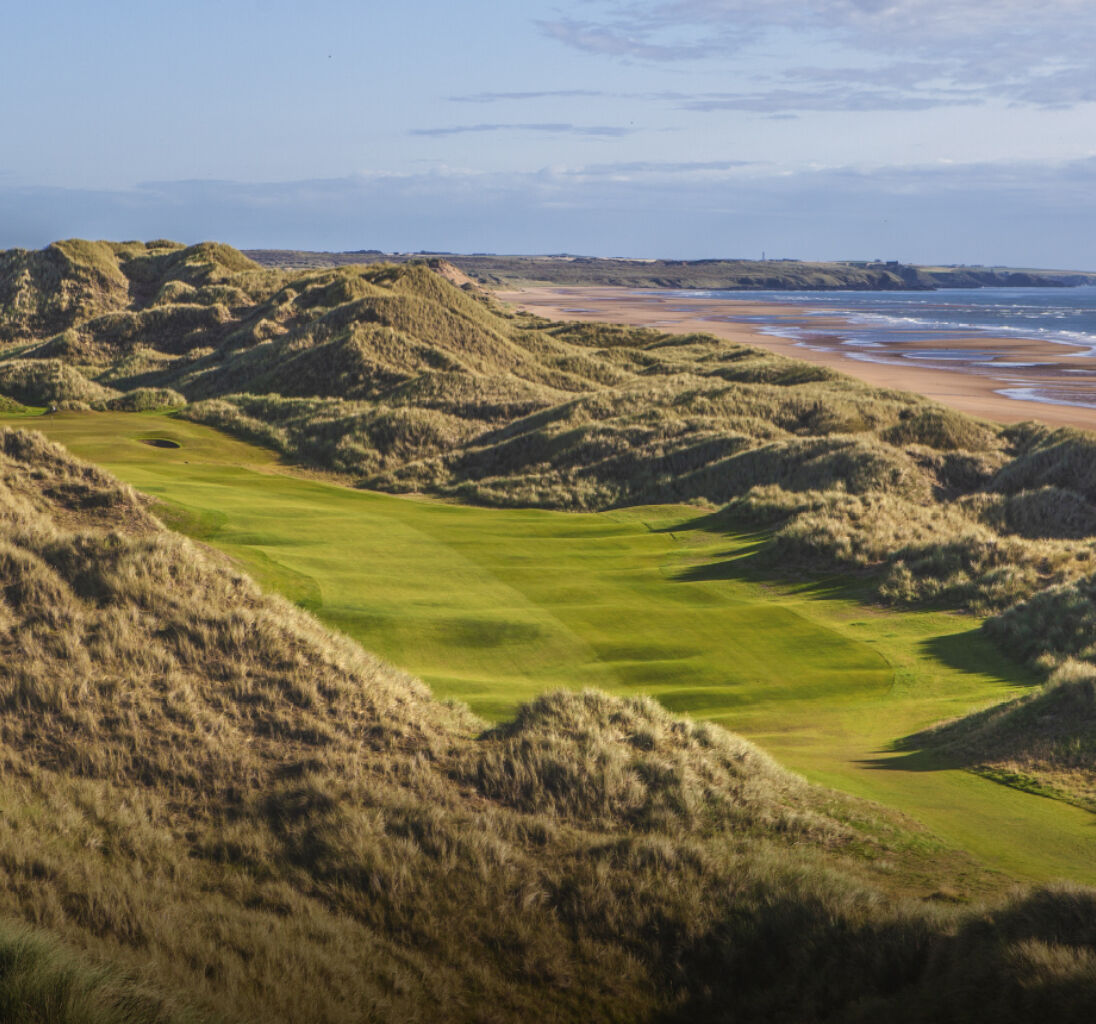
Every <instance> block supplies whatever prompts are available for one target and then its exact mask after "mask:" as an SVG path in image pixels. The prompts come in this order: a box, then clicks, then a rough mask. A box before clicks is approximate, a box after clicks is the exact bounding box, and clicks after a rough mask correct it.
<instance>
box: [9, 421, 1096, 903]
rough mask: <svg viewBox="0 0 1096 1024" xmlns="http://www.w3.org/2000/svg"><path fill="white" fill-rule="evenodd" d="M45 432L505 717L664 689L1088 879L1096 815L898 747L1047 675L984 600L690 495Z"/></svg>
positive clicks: (679, 704)
mask: <svg viewBox="0 0 1096 1024" xmlns="http://www.w3.org/2000/svg"><path fill="white" fill-rule="evenodd" d="M4 422H6V423H8V424H10V425H21V426H26V427H33V428H36V429H40V430H43V431H44V432H45V433H46V434H47V435H48V436H50V437H51V438H53V439H54V440H57V441H60V442H61V443H63V444H65V445H66V446H67V447H69V448H70V449H71V450H72V451H73V452H75V453H76V454H77V455H79V456H81V457H83V458H86V459H89V460H91V461H94V462H96V463H98V464H100V465H102V466H104V467H105V468H107V469H108V470H110V471H111V472H113V473H115V474H116V475H118V476H119V477H121V478H122V479H124V480H126V481H128V482H129V483H131V484H133V485H134V486H135V487H137V488H139V489H140V490H142V491H145V492H146V493H148V494H151V495H153V496H155V497H156V498H158V499H159V500H160V501H161V502H162V503H163V504H162V506H161V507H160V511H161V514H162V515H163V517H164V518H165V520H166V521H167V522H168V523H169V525H172V526H173V527H175V528H177V529H180V530H182V531H183V532H187V533H190V534H191V535H192V536H195V537H196V538H198V539H199V540H202V541H204V542H205V543H208V544H211V545H214V546H216V547H218V548H220V549H222V550H223V551H225V552H226V553H227V554H228V555H230V556H231V557H232V558H233V559H235V560H236V561H237V562H238V563H239V564H240V565H241V566H242V567H243V568H244V569H246V571H248V572H249V573H251V574H252V575H253V576H255V577H256V578H257V579H258V580H259V581H260V582H261V583H263V584H264V585H266V586H268V587H270V588H272V589H275V590H278V591H281V592H282V593H284V594H286V595H287V596H288V597H290V598H291V599H292V600H295V601H297V602H298V603H300V604H302V605H303V606H305V607H307V608H309V609H310V610H311V611H313V612H314V613H315V614H316V615H317V616H318V617H319V618H320V619H322V620H323V621H325V622H326V623H328V624H330V625H332V626H335V627H337V628H338V629H340V630H342V631H344V632H345V633H347V634H348V635H350V636H352V637H354V638H355V639H357V640H358V641H360V642H361V643H362V644H363V646H365V647H367V648H369V649H370V650H373V651H375V652H377V653H378V654H380V655H381V656H383V657H384V658H386V659H388V660H389V661H391V662H393V663H395V664H397V665H399V666H401V667H403V668H405V669H407V670H409V671H411V672H413V673H415V674H416V675H419V676H421V677H422V678H423V679H424V680H425V681H426V682H427V683H428V684H429V685H430V686H431V687H432V689H433V691H434V692H435V694H437V695H438V696H439V697H453V698H457V699H460V700H462V701H465V702H467V703H468V704H469V705H471V707H472V708H473V709H474V710H475V711H477V712H478V713H479V714H480V715H482V716H484V717H486V718H488V719H497V718H501V717H504V716H506V715H508V714H510V713H511V712H512V711H513V709H514V707H515V706H516V705H517V704H518V703H519V702H521V701H523V700H526V699H528V698H530V697H533V696H535V695H537V694H539V693H543V692H544V691H546V690H551V689H554V688H558V687H571V688H581V687H588V686H593V687H599V688H601V689H605V690H608V691H610V692H613V693H618V694H649V695H652V696H654V697H656V698H657V699H658V700H659V701H661V702H662V703H663V704H664V705H665V706H666V707H668V708H670V709H671V710H674V711H680V712H687V713H688V714H690V715H693V716H695V717H698V718H705V719H710V720H712V721H716V722H719V723H720V724H721V725H725V726H726V727H728V728H730V729H732V730H734V731H736V732H739V733H741V734H743V735H745V736H747V737H749V738H751V739H753V740H755V741H756V742H758V743H760V744H761V745H762V746H763V747H765V748H766V749H767V750H769V751H770V752H771V753H772V754H773V755H774V756H776V757H777V758H778V759H779V760H780V761H782V762H783V763H784V764H786V765H788V766H789V767H791V768H794V769H796V770H798V771H801V772H803V773H804V774H805V775H807V776H808V777H809V778H811V779H812V780H815V781H819V782H823V783H825V784H827V785H830V786H834V787H836V788H840V789H843V790H846V791H849V792H852V793H855V794H857V795H860V796H864V797H868V798H871V799H874V800H877V801H879V802H881V803H883V804H886V805H888V806H891V807H894V808H896V809H899V810H901V811H904V812H906V813H908V814H910V815H911V816H912V817H914V818H916V819H918V820H920V821H921V822H922V823H923V824H925V825H926V826H927V827H928V828H929V829H930V830H931V831H932V832H934V833H935V834H936V835H937V836H939V837H940V838H941V839H943V840H944V841H945V842H946V843H949V844H952V845H955V846H957V847H960V848H962V849H965V850H967V851H969V852H970V853H971V854H973V855H974V856H975V857H976V858H978V859H979V860H980V861H982V862H983V863H984V864H986V865H987V866H990V867H992V868H996V869H998V870H1000V871H1002V872H1004V873H1006V874H1007V875H1009V876H1010V877H1013V878H1017V879H1028V880H1045V879H1050V878H1059V877H1068V878H1073V879H1076V880H1079V881H1084V882H1090V883H1093V882H1096V829H1094V827H1093V826H1094V824H1096V822H1094V821H1093V819H1092V816H1091V815H1089V814H1088V813H1086V812H1084V811H1082V810H1079V809H1077V808H1075V807H1071V806H1068V805H1066V804H1063V803H1059V802H1056V801H1052V800H1047V799H1044V798H1041V797H1038V796H1033V795H1031V794H1028V793H1023V792H1020V791H1017V790H1012V789H1009V788H1006V787H1004V786H1001V785H998V784H996V783H993V782H990V781H987V780H985V779H982V778H979V777H977V776H975V775H973V774H971V773H969V772H965V771H961V770H958V769H955V768H952V767H949V766H947V765H946V764H943V763H941V762H940V761H939V760H936V759H933V758H932V757H930V756H928V755H926V754H920V753H914V754H901V755H899V754H895V753H894V752H893V743H894V741H895V740H897V739H899V738H901V737H903V736H905V735H907V734H909V733H911V732H913V731H916V730H917V729H919V728H921V727H923V726H925V725H927V724H929V723H931V722H934V721H938V720H940V719H943V718H949V717H953V716H956V715H959V714H963V713H965V712H966V711H968V710H970V709H972V708H975V707H981V706H986V705H988V704H991V703H994V702H996V701H1000V700H1003V699H1006V698H1008V697H1010V696H1013V695H1015V694H1016V693H1019V692H1021V691H1022V690H1023V689H1024V688H1025V687H1027V686H1029V685H1030V684H1031V683H1033V682H1034V680H1033V679H1032V678H1031V677H1030V676H1029V675H1028V674H1026V673H1025V672H1024V671H1023V670H1022V669H1021V668H1019V667H1018V666H1017V665H1015V664H1014V663H1011V662H1009V661H1007V660H1006V659H1004V658H1003V657H1002V656H1001V655H1000V654H999V653H997V652H996V651H995V650H994V648H992V647H991V646H990V645H989V644H988V643H987V642H986V641H985V640H984V639H983V638H982V636H981V634H980V633H979V632H978V629H977V626H978V623H977V621H976V620H974V619H972V618H971V617H969V616H959V615H952V614H945V613H939V612H922V611H918V612H897V611H886V610H882V609H879V608H877V607H874V606H872V605H870V604H868V603H865V602H863V601H861V600H858V599H857V596H856V589H855V587H854V586H851V585H850V584H849V583H848V581H841V580H833V581H829V582H828V583H823V584H820V583H818V582H813V583H808V582H803V583H795V582H794V581H788V580H774V579H764V578H761V577H759V576H758V575H757V574H756V572H755V571H752V570H750V569H749V562H748V559H747V558H746V556H747V555H748V554H749V553H750V551H751V550H752V548H753V546H754V545H755V543H756V540H755V538H751V537H749V536H735V535H730V536H728V535H727V534H725V533H722V532H718V531H712V530H710V529H708V528H706V527H705V520H704V514H703V513H702V512H701V511H700V510H698V509H695V508H688V507H647V508H632V509H626V510H619V511H612V512H605V513H599V514H577V513H561V512H545V511H530V510H495V509H483V508H470V507H465V506H460V505H454V504H446V503H443V502H439V501H433V500H428V499H423V498H414V497H395V496H391V495H383V494H376V493H371V492H366V491H356V490H353V489H350V488H347V487H343V486H340V485H338V484H335V483H331V482H327V481H324V480H322V479H318V478H310V477H308V476H307V475H305V474H302V473H298V472H294V471H292V470H291V469H290V468H288V467H285V466H281V465H279V463H278V461H277V459H276V458H275V457H274V456H273V455H271V454H269V453H267V452H265V451H262V450H260V449H257V448H255V447H252V446H249V445H246V444H244V443H242V442H239V441H236V440H233V439H231V438H228V437H226V436H224V435H222V434H220V433H218V432H216V431H214V430H212V429H209V428H206V427H202V426H198V425H196V424H192V423H189V422H186V421H182V420H174V419H170V418H167V417H164V416H162V415H145V414H131V413H128V414H127V413H117V414H106V413H102V414H95V413H61V414H55V415H51V416H42V417H37V418H30V417H7V418H6V419H5V420H4Z"/></svg>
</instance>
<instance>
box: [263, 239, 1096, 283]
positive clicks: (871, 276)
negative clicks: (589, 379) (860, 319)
mask: <svg viewBox="0 0 1096 1024" xmlns="http://www.w3.org/2000/svg"><path fill="white" fill-rule="evenodd" d="M247 255H248V256H250V257H251V258H252V259H254V260H255V261H256V262H257V263H261V264H262V265H263V266H267V267H279V268H283V269H287V270H315V269H318V268H323V267H343V266H352V265H355V264H369V263H380V262H406V261H408V260H413V259H420V258H422V256H421V255H420V256H409V255H406V254H401V255H386V254H384V253H379V252H299V251H293V250H283V249H255V250H249V251H248V252H247ZM443 258H444V259H445V260H446V261H447V262H449V263H450V264H452V265H453V266H456V267H458V268H460V270H462V271H463V272H464V273H466V274H469V275H471V276H472V277H474V278H475V279H476V280H477V281H478V282H479V283H480V284H486V285H492V286H496V285H510V284H517V283H527V284H558V285H575V286H582V285H602V286H612V287H623V288H711V289H720V290H722V289H726V290H736V289H747V290H748V289H753V290H762V289H763V290H773V289H779V290H784V289H787V290H800V291H802V290H810V291H816V290H822V289H830V288H854V289H858V290H864V291H877V290H891V289H893V290H901V291H909V290H915V291H923V290H925V289H932V288H981V287H985V286H997V287H1002V286H1004V287H1028V288H1038V287H1044V286H1045V287H1061V286H1063V285H1071V284H1091V283H1092V282H1093V281H1096V275H1092V274H1085V273H1077V272H1071V271H1042V270H1017V269H1011V268H1002V267H917V266H911V265H909V264H901V263H896V262H894V261H890V262H881V261H872V260H861V261H848V262H831V263H811V262H804V261H802V260H721V259H712V260H636V259H611V258H605V257H590V256H496V255H472V256H465V255H457V254H450V253H446V254H444V257H443Z"/></svg>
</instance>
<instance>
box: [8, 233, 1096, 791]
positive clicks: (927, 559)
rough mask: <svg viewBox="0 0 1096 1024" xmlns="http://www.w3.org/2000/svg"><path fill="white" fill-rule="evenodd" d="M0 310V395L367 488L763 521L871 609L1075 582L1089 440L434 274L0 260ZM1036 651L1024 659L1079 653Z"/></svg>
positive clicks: (1086, 574) (192, 250) (189, 258)
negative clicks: (224, 436) (538, 306)
mask: <svg viewBox="0 0 1096 1024" xmlns="http://www.w3.org/2000/svg"><path fill="white" fill-rule="evenodd" d="M436 271H442V273H438V272H436ZM454 282H456V283H454ZM0 311H2V312H0V324H2V325H3V330H2V333H0V337H3V338H5V339H7V347H6V348H5V349H4V350H2V351H0V396H6V398H7V400H9V401H11V402H15V403H22V404H24V405H40V406H48V405H53V406H55V407H58V408H77V409H78V408H97V409H133V410H142V409H155V408H178V407H181V406H183V405H185V406H186V408H185V409H184V411H183V413H182V415H185V416H188V417H190V418H192V419H195V420H198V421H200V422H203V423H207V424H210V425H213V426H217V427H219V428H222V429H224V430H227V431H230V432H233V433H236V434H237V435H239V436H242V437H244V438H246V439H249V440H252V441H256V442H258V443H260V444H263V445H265V446H267V447H269V448H272V449H274V450H276V451H278V452H279V453H281V454H282V455H283V456H285V457H287V458H289V459H292V460H294V461H296V462H298V463H301V464H304V465H307V466H310V467H314V468H317V469H320V470H324V471H329V472H334V473H337V474H339V475H340V476H342V477H343V478H345V479H347V480H348V481H352V482H355V483H357V484H359V485H361V486H365V487H369V488H373V489H378V490H387V491H395V492H425V493H428V494H432V495H437V496H442V497H446V498H451V499H456V500H460V501H464V502H469V503H477V504H488V505H505V506H512V507H541V508H553V509H576V510H579V509H581V510H597V509H605V508H610V507H621V506H628V505H635V504H648V503H668V502H694V503H701V504H704V505H707V506H710V507H713V508H716V509H720V510H721V511H720V512H719V513H717V520H716V521H717V522H718V521H719V520H718V516H723V517H725V521H726V522H727V523H729V524H730V523H733V524H742V523H749V524H753V525H756V526H759V527H762V528H764V529H765V530H766V531H768V536H769V540H768V542H767V557H768V558H769V559H770V561H771V563H772V564H773V565H775V566H782V567H784V569H785V570H791V571H795V572H803V571H805V570H807V571H809V570H811V569H814V568H818V569H825V570H831V571H832V570H833V569H835V568H837V569H840V570H842V571H844V572H852V573H862V574H865V575H866V576H867V577H869V578H870V579H872V580H873V581H874V585H875V586H876V590H877V593H878V595H879V596H880V597H881V598H883V599H885V600H888V601H891V602H895V603H899V604H902V603H923V602H934V603H937V604H943V605H945V606H948V607H958V608H965V609H970V610H974V611H978V612H986V613H997V612H1005V611H1007V610H1008V609H1011V608H1013V607H1015V606H1017V605H1018V604H1019V603H1021V602H1024V601H1027V600H1028V599H1031V598H1034V597H1036V596H1038V595H1040V594H1042V593H1043V592H1044V591H1046V590H1047V589H1048V588H1054V587H1064V586H1070V585H1073V584H1075V583H1076V584H1078V585H1082V586H1083V585H1084V581H1086V580H1090V579H1091V577H1092V574H1093V571H1094V568H1096V567H1094V565H1093V562H1092V538H1093V535H1094V531H1096V482H1094V481H1093V479H1092V466H1093V465H1094V464H1096V462H1094V458H1093V456H1094V454H1096V441H1094V439H1093V438H1092V437H1091V436H1090V435H1086V434H1083V433H1081V432H1077V431H1071V430H1059V431H1050V430H1047V429H1045V428H1043V427H1040V426H1038V425H1035V424H1021V425H1018V426H1012V427H1008V428H1002V427H999V426H997V425H994V424H990V423H984V422H980V421H976V420H973V419H971V418H969V417H965V416H962V415H960V414H958V413H955V412H952V411H949V410H946V409H943V408H940V407H938V406H934V405H932V404H931V403H929V402H927V401H925V400H923V399H920V398H918V397H916V396H914V395H910V394H905V393H900V392H892V391H884V390H879V389H873V388H871V387H869V386H867V385H864V384H862V383H859V382H857V381H854V380H852V379H850V378H848V377H845V376H843V375H841V374H837V373H834V372H832V371H828V370H825V369H823V368H820V367H816V366H811V365H808V364H805V363H799V362H796V361H794V360H788V359H784V358H781V357H778V356H775V355H772V354H768V353H765V352H762V351H760V350H757V349H752V348H749V347H745V346H739V345H732V344H728V343H726V342H724V341H721V340H719V339H716V338H712V337H710V336H704V335H694V336H675V335H666V334H662V333H659V332H657V331H649V330H639V329H629V328H615V327H608V326H605V325H594V324H553V323H549V322H547V321H543V320H539V319H537V318H535V317H531V316H527V315H523V314H514V313H511V312H508V311H507V310H505V309H503V308H501V307H499V306H498V305H497V304H496V303H495V302H493V301H492V300H491V299H490V298H489V297H488V296H485V295H484V294H482V293H480V292H479V291H477V289H476V288H475V287H474V286H473V285H472V284H471V283H470V282H468V281H467V280H464V279H462V278H461V276H460V275H459V273H457V272H456V271H454V270H453V269H452V268H451V267H447V266H445V265H443V264H440V263H437V262H436V261H435V263H434V264H433V265H432V266H431V265H427V264H426V263H411V264H404V265H400V266H394V265H390V264H375V265H369V266H345V267H337V268H327V269H318V270H304V271H301V270H292V269H290V270H273V269H264V268H262V267H260V266H259V265H257V264H255V263H253V262H251V261H250V260H248V259H247V258H246V257H244V256H243V255H242V254H240V253H238V252H236V251H235V250H232V249H230V248H229V247H227V246H223V245H216V244H211V243H206V244H203V245H199V246H192V247H189V248H183V247H181V246H178V245H175V244H173V243H167V242H153V243H149V244H147V245H145V244H142V243H101V242H96V243H90V242H79V241H70V242H63V243H57V244H56V245H54V246H51V247H49V248H47V249H45V250H42V251H41V252H35V253H28V252H24V251H21V250H13V251H11V252H9V253H7V254H4V258H3V260H0ZM991 628H992V627H991ZM994 635H998V634H996V633H995V634H994ZM1056 637H1057V634H1055V633H1047V634H1045V635H1040V636H1039V638H1038V645H1039V646H1038V650H1035V651H1034V652H1031V653H1030V654H1025V655H1024V656H1025V657H1030V659H1031V660H1033V661H1036V662H1038V664H1039V665H1041V666H1045V667H1046V669H1047V671H1049V669H1050V668H1052V667H1053V665H1052V663H1053V662H1054V661H1055V660H1060V659H1061V658H1063V657H1066V656H1075V657H1079V658H1082V659H1085V658H1088V657H1089V654H1086V653H1084V652H1081V653H1077V652H1073V651H1071V650H1069V649H1067V648H1066V647H1059V646H1055V645H1056V644H1058V640H1057V639H1056ZM1040 659H1042V660H1040ZM1085 770H1088V769H1085Z"/></svg>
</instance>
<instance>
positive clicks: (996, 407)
mask: <svg viewBox="0 0 1096 1024" xmlns="http://www.w3.org/2000/svg"><path fill="white" fill-rule="evenodd" d="M494 295H495V296H496V297H497V298H498V299H499V300H501V301H502V302H506V303H508V304H510V305H512V306H514V307H516V308H518V309H522V310H525V311H527V312H530V313H536V314H538V315H539V316H544V317H547V318H549V319H552V320H572V321H597V322H601V323H620V324H628V325H629V326H634V327H650V328H653V329H655V330H661V331H665V332H667V333H670V334H692V333H704V334H714V335H715V336H716V337H719V338H724V339H726V340H727V341H731V342H734V343H736V344H739V345H750V346H753V347H755V348H762V349H766V350H767V351H770V352H776V353H779V354H780V355H785V356H789V357H790V358H793V359H800V360H803V361H804V362H809V363H815V364H817V365H820V366H826V367H828V368H830V369H833V370H838V371H839V372H841V373H845V374H848V375H849V376H850V377H856V378H857V379H859V380H862V381H864V382H865V383H867V384H871V385H873V386H875V387H883V388H890V389H892V390H896V391H913V392H916V393H917V394H920V395H923V396H924V397H926V398H929V399H931V400H933V401H935V402H939V403H940V404H941V405H946V406H949V407H950V408H952V409H956V410H958V411H960V412H964V413H967V414H968V415H972V416H978V417H981V418H982V419H988V420H995V421H997V422H999V423H1018V422H1021V421H1023V420H1040V421H1041V422H1043V423H1046V424H1048V425H1049V426H1053V427H1064V426H1069V427H1078V428H1081V429H1084V430H1094V431H1096V408H1089V407H1086V406H1078V405H1066V404H1059V403H1057V402H1054V401H1053V400H1050V399H1047V398H1020V397H1010V396H1009V395H1007V394H1001V393H999V392H1001V391H1004V390H1006V389H1015V391H1016V392H1022V391H1024V390H1027V391H1029V392H1030V391H1031V390H1032V389H1053V388H1054V387H1056V386H1057V387H1059V388H1069V387H1073V388H1077V387H1078V383H1079V382H1078V381H1077V379H1076V378H1072V379H1071V378H1070V377H1069V376H1067V374H1068V373H1069V372H1070V370H1071V369H1072V368H1071V367H1070V366H1069V360H1070V359H1075V358H1076V357H1077V356H1078V355H1080V354H1081V353H1083V352H1087V351H1090V350H1091V346H1087V345H1083V344H1078V345H1077V346H1075V348H1076V351H1074V347H1073V346H1070V345H1068V344H1063V343H1061V342H1048V341H1040V340H1038V339H1034V338H1023V337H991V336H981V335H980V336H978V337H977V339H976V340H975V339H974V338H973V337H970V336H965V335H963V333H962V331H961V330H958V329H957V330H956V332H955V336H954V337H948V338H947V340H946V344H947V345H948V346H949V348H954V349H964V348H969V350H970V352H971V354H972V356H973V355H975V354H977V353H978V352H979V351H980V350H982V349H984V348H986V347H988V346H992V348H993V349H995V350H997V351H998V352H1001V353H1003V354H1005V355H1007V357H1008V358H1007V360H1006V361H1005V362H1003V363H1001V364H999V365H997V366H996V367H995V366H994V365H993V364H992V362H990V363H986V364H985V369H984V370H979V371H977V372H976V371H974V370H972V369H971V368H969V367H968V368H963V369H959V368H949V367H939V366H932V367H929V366H916V365H906V364H899V363H896V362H894V361H890V360H884V359H882V358H879V357H877V356H875V355H874V354H872V355H867V354H865V353H864V352H863V351H862V350H861V351H860V352H856V351H855V350H853V351H849V350H847V349H846V350H842V351H838V350H836V347H837V346H838V345H839V344H840V339H839V338H837V337H835V336H834V335H833V334H827V332H826V328H827V326H829V327H830V328H832V329H836V328H837V327H839V326H840V325H842V324H844V323H845V322H846V321H844V320H843V319H842V317H841V315H840V313H837V312H836V311H832V316H818V315H812V316H797V315H796V314H797V313H798V312H800V311H798V310H796V309H792V308H789V307H788V306H783V305H780V304H776V303H771V302H770V303H766V302H755V301H752V300H751V299H750V298H749V297H748V295H744V296H743V298H742V299H737V298H736V299H722V298H721V299H712V298H700V297H686V296H681V295H678V294H676V293H675V294H672V295H670V294H667V295H659V294H657V293H652V292H649V291H637V290H634V289H629V288H607V287H594V286H590V287H581V288H577V287H561V286H554V285H546V286H540V287H528V288H519V289H506V290H501V289H500V290H498V291H495V292H494ZM804 312H805V311H804ZM826 312H827V313H830V312H831V311H826ZM751 320H756V321H759V322H750V321H751ZM765 321H768V323H765ZM779 325H785V326H787V327H789V328H794V329H795V330H796V331H801V332H803V335H804V336H805V337H804V338H788V337H781V336H779V335H776V334H772V333H767V332H766V331H765V329H764V328H765V327H767V326H771V327H772V328H774V329H775V328H777V327H778V326H779ZM808 338H809V340H807V339H808ZM918 347H920V346H919V345H918V344H917V343H914V344H913V345H911V346H910V348H911V349H916V348H918ZM856 356H859V358H856ZM1015 363H1019V364H1031V363H1035V364H1036V366H1035V367H1031V366H1028V367H1026V368H1027V369H1028V370H1029V372H1028V373H1026V374H1024V375H1019V374H1016V373H1011V374H1008V375H1006V376H1004V377H1002V376H998V374H999V373H1000V371H1007V370H1010V369H1011V367H1010V365H1009V364H1015ZM1032 369H1038V372H1037V373H1032V372H1030V371H1031V370H1032ZM1094 370H1096V366H1094ZM1091 400H1092V401H1093V402H1094V404H1096V382H1094V387H1093V391H1092V393H1091Z"/></svg>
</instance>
